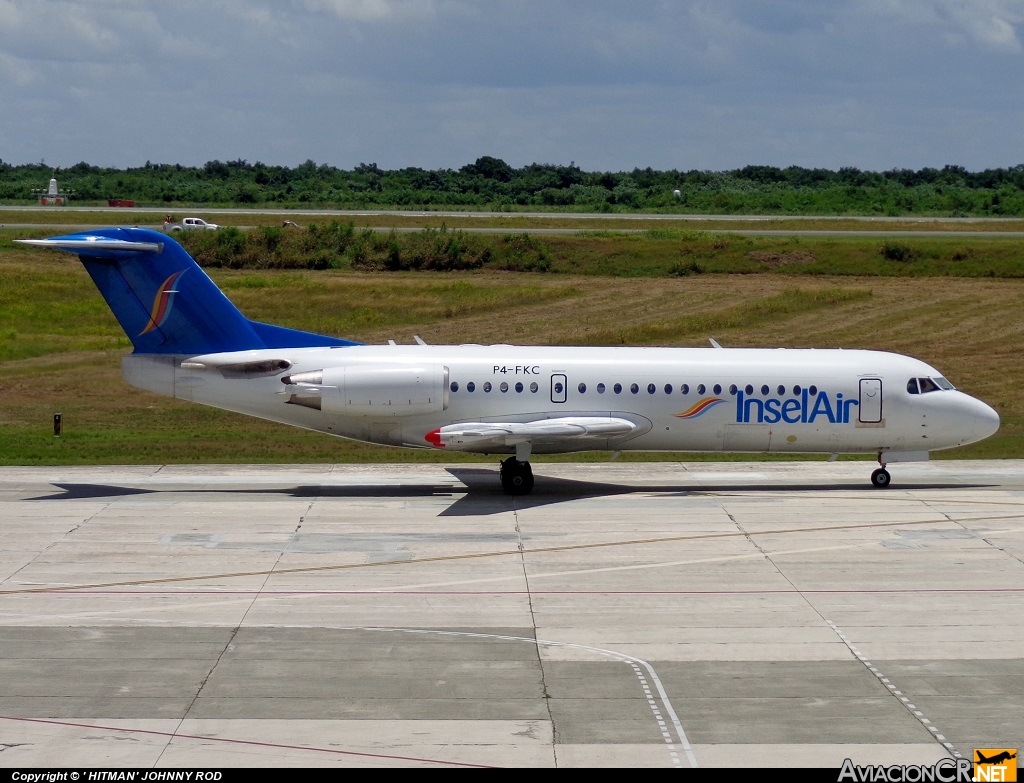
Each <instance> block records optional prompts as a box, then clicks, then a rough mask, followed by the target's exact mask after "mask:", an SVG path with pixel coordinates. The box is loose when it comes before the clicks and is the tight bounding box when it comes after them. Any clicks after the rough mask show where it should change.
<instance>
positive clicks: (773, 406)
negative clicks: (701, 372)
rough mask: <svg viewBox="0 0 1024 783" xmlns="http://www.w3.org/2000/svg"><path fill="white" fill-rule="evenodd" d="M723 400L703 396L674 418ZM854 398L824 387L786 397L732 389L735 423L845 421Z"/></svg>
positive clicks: (689, 415) (690, 415)
mask: <svg viewBox="0 0 1024 783" xmlns="http://www.w3.org/2000/svg"><path fill="white" fill-rule="evenodd" d="M723 402H725V400H723V399H722V398H721V397H704V398H703V399H701V400H698V401H697V402H696V403H694V404H693V405H692V406H691V407H689V408H687V409H686V410H685V411H682V412H681V413H675V414H673V416H675V417H676V418H677V419H696V418H697V417H698V416H703V415H704V414H705V413H707V412H708V411H709V410H711V409H712V408H714V407H716V406H717V405H720V404H722V403H723ZM859 405H860V402H859V401H858V400H857V399H855V398H852V397H851V398H844V396H843V393H842V392H838V393H836V394H834V395H831V394H829V393H828V392H826V391H819V392H817V393H816V394H813V395H812V394H811V393H810V391H808V390H807V389H802V390H801V392H800V394H798V395H795V396H793V397H789V398H788V399H780V398H778V397H751V396H749V395H747V394H745V393H744V392H743V390H742V389H739V390H737V391H736V423H737V424H778V423H780V422H782V423H785V424H815V423H818V424H821V423H823V422H825V421H827V422H828V423H829V424H849V423H850V422H851V421H852V420H853V418H851V417H856V415H857V414H856V412H854V411H852V409H853V408H854V407H856V406H859Z"/></svg>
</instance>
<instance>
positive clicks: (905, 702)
mask: <svg viewBox="0 0 1024 783" xmlns="http://www.w3.org/2000/svg"><path fill="white" fill-rule="evenodd" d="M825 622H826V623H828V627H829V628H831V629H832V630H833V631H835V633H836V636H838V637H839V638H840V639H841V640H842V642H843V644H845V645H846V648H847V649H848V650H849V651H850V652H851V653H853V655H854V657H856V659H857V660H858V661H860V662H861V663H862V664H864V666H865V667H866V668H867V670H868V671H869V672H871V673H872V674H873V675H874V676H875V677H876V678H877V679H878V681H879V682H881V683H882V684H883V685H885V686H886V688H888V689H889V690H890V691H891V692H892V694H893V695H894V696H896V697H898V698H899V700H900V701H901V702H902V703H903V706H904V707H906V708H907V709H908V710H909V711H910V713H911V714H912V715H913V716H914V717H915V718H917V720H918V722H919V723H920V724H921V725H922V726H924V727H925V728H926V729H928V731H929V732H930V733H931V734H932V735H933V736H934V737H935V739H937V740H940V741H942V745H943V747H945V748H946V750H948V751H949V752H950V753H951V754H952V755H953V757H954V758H958V759H962V758H963V754H961V753H960V751H958V750H957V749H956V748H954V747H953V745H952V743H949V742H945V739H946V738H945V737H944V736H943V735H942V734H940V733H939V730H938V728H936V727H935V725H934V724H933V723H932V722H931V721H930V720H928V719H927V718H926V717H925V716H924V713H923V712H921V710H919V709H918V708H917V705H916V704H911V702H910V699H908V698H907V697H906V696H904V695H903V694H902V692H901V691H898V690H896V686H894V685H893V684H892V683H891V682H890V681H889V678H888V677H883V676H882V673H881V672H880V671H879V670H878V669H877V668H876V667H875V665H874V664H872V663H871V661H869V660H867V659H866V658H865V657H864V656H863V655H861V652H860V650H858V649H857V648H856V647H854V646H853V644H851V643H850V640H849V639H847V638H846V634H844V633H843V632H842V631H841V630H840V629H839V627H838V626H837V625H836V624H835V623H834V622H832V621H831V620H826V621H825Z"/></svg>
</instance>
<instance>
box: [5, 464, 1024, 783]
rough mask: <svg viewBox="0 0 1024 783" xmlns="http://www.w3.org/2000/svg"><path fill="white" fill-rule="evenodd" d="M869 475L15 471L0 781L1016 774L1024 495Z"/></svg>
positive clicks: (996, 484) (836, 467) (957, 475)
mask: <svg viewBox="0 0 1024 783" xmlns="http://www.w3.org/2000/svg"><path fill="white" fill-rule="evenodd" d="M871 468H872V464H871V463H868V462H861V461H857V462H846V461H842V462H831V463H829V462H771V463H767V462H764V463H762V462H742V463H741V462H736V463H706V462H705V463H699V462H693V463H679V462H672V463H619V462H611V463H599V464H564V463H544V462H538V463H535V465H534V470H535V473H536V476H537V484H536V489H535V490H534V493H533V494H532V495H530V496H528V497H525V498H510V497H507V496H505V495H503V494H502V493H501V491H500V489H499V487H498V480H497V465H496V464H494V465H491V464H486V465H484V464H480V465H470V466H466V465H458V466H456V465H448V466H444V465H239V466H223V465H214V466H210V465H202V466H143V467H7V468H0V653H2V654H0V764H2V765H3V766H4V767H8V768H14V767H19V768H30V767H34V768H41V767H54V766H60V767H72V768H74V767H76V766H77V767H80V768H82V769H88V768H96V767H101V768H114V767H120V766H123V767H144V768H185V767H187V768H190V769H197V768H224V767H265V766H271V767H321V766H338V767H370V768H380V767H392V766H394V767H422V768H433V767H520V768H522V767H602V766H616V767H648V768H658V767H667V768H672V767H678V768H686V767H697V766H700V767H770V766H797V767H831V768H834V769H836V770H838V769H839V767H840V766H841V765H842V763H843V760H844V759H846V758H850V759H851V760H852V761H853V763H855V764H857V765H869V764H932V763H935V762H936V761H938V760H939V759H941V758H950V757H951V758H957V757H960V756H963V757H966V758H971V757H972V755H973V749H974V748H975V747H980V748H1021V747H1022V746H1024V729H1022V728H1021V724H1020V720H1019V717H1014V716H1019V715H1021V714H1024V667H1022V658H1024V625H1022V623H1021V617H1022V612H1021V609H1022V606H1024V559H1022V557H1024V546H1022V541H1024V536H1022V533H1024V461H1011V460H1000V461H987V462H982V461H978V462H966V461H947V460H943V461H935V462H931V463H920V464H916V463H912V464H901V465H896V466H894V467H893V470H892V472H893V484H892V486H891V488H889V489H887V490H876V489H873V488H872V487H871V486H870V483H869V481H868V475H869V473H870V470H871Z"/></svg>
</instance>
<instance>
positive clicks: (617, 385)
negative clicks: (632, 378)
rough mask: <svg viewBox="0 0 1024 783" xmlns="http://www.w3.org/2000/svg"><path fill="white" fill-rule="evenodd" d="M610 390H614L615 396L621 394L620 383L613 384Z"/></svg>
mask: <svg viewBox="0 0 1024 783" xmlns="http://www.w3.org/2000/svg"><path fill="white" fill-rule="evenodd" d="M612 389H613V390H614V392H615V393H616V394H622V384H621V383H617V384H615V386H613V387H612Z"/></svg>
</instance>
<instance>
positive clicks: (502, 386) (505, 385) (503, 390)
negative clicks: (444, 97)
mask: <svg viewBox="0 0 1024 783" xmlns="http://www.w3.org/2000/svg"><path fill="white" fill-rule="evenodd" d="M498 388H499V389H501V391H502V393H504V392H507V391H508V384H507V383H505V382H504V381H502V382H501V386H499V387H498Z"/></svg>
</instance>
